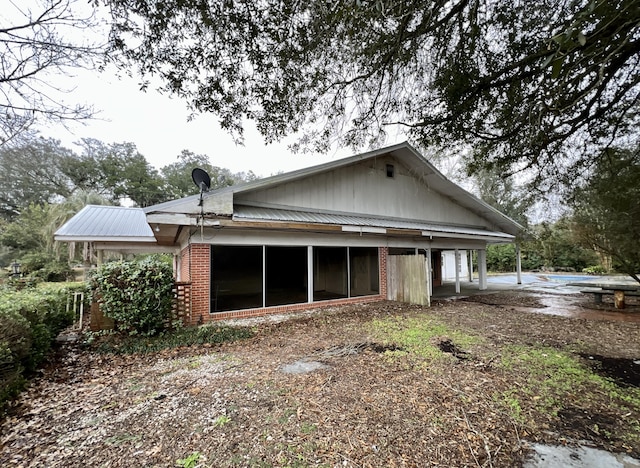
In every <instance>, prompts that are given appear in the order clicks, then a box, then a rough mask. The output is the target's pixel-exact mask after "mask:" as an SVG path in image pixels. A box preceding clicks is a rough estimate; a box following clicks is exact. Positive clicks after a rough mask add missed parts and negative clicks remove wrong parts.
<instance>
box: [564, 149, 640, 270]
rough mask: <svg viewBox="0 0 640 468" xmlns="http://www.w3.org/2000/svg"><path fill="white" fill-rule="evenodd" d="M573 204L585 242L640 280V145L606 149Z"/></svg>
mask: <svg viewBox="0 0 640 468" xmlns="http://www.w3.org/2000/svg"><path fill="white" fill-rule="evenodd" d="M571 204H572V206H573V208H574V218H573V219H574V231H575V233H576V234H577V236H578V238H579V239H580V240H581V241H582V243H583V244H584V245H585V246H587V247H589V248H592V249H594V250H596V251H599V252H602V253H605V254H607V255H610V256H611V257H612V258H613V259H614V263H615V264H617V266H618V268H619V269H620V270H621V271H623V272H624V273H626V274H628V275H629V276H631V277H632V278H633V279H635V280H636V281H638V282H640V244H639V243H638V239H640V147H639V148H636V150H635V151H631V150H620V149H610V150H608V151H606V152H605V153H604V155H603V157H602V158H601V159H600V164H599V165H598V166H597V167H596V168H595V169H594V171H593V173H592V175H591V176H590V177H589V178H588V180H587V182H586V183H585V184H584V186H582V187H580V188H578V189H577V190H576V191H575V193H574V196H573V198H572V203H571Z"/></svg>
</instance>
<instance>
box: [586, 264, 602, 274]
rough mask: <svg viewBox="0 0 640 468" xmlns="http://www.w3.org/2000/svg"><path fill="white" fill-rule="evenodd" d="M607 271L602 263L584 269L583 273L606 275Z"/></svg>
mask: <svg viewBox="0 0 640 468" xmlns="http://www.w3.org/2000/svg"><path fill="white" fill-rule="evenodd" d="M606 272H607V270H605V268H604V267H603V266H601V265H593V266H589V267H587V268H583V269H582V273H586V274H587V275H604V274H605V273H606Z"/></svg>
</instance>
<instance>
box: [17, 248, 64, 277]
mask: <svg viewBox="0 0 640 468" xmlns="http://www.w3.org/2000/svg"><path fill="white" fill-rule="evenodd" d="M20 263H21V267H22V273H23V274H24V275H26V276H29V277H32V278H37V279H40V280H42V281H66V280H67V278H69V277H71V276H72V275H73V270H71V268H70V267H69V265H68V263H67V262H64V261H60V260H56V259H55V257H54V256H53V255H51V254H47V253H42V252H30V253H28V254H26V255H24V256H23V257H22V258H20Z"/></svg>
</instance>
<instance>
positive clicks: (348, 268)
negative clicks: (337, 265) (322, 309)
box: [347, 247, 351, 297]
mask: <svg viewBox="0 0 640 468" xmlns="http://www.w3.org/2000/svg"><path fill="white" fill-rule="evenodd" d="M349 253H350V252H349V247H347V297H351V256H350V255H349Z"/></svg>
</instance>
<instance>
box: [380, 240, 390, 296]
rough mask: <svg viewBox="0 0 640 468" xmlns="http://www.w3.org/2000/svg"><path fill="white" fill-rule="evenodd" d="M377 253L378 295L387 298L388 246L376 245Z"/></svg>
mask: <svg viewBox="0 0 640 468" xmlns="http://www.w3.org/2000/svg"><path fill="white" fill-rule="evenodd" d="M378 255H379V256H380V297H381V298H382V299H387V256H388V255H389V248H388V247H378Z"/></svg>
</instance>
